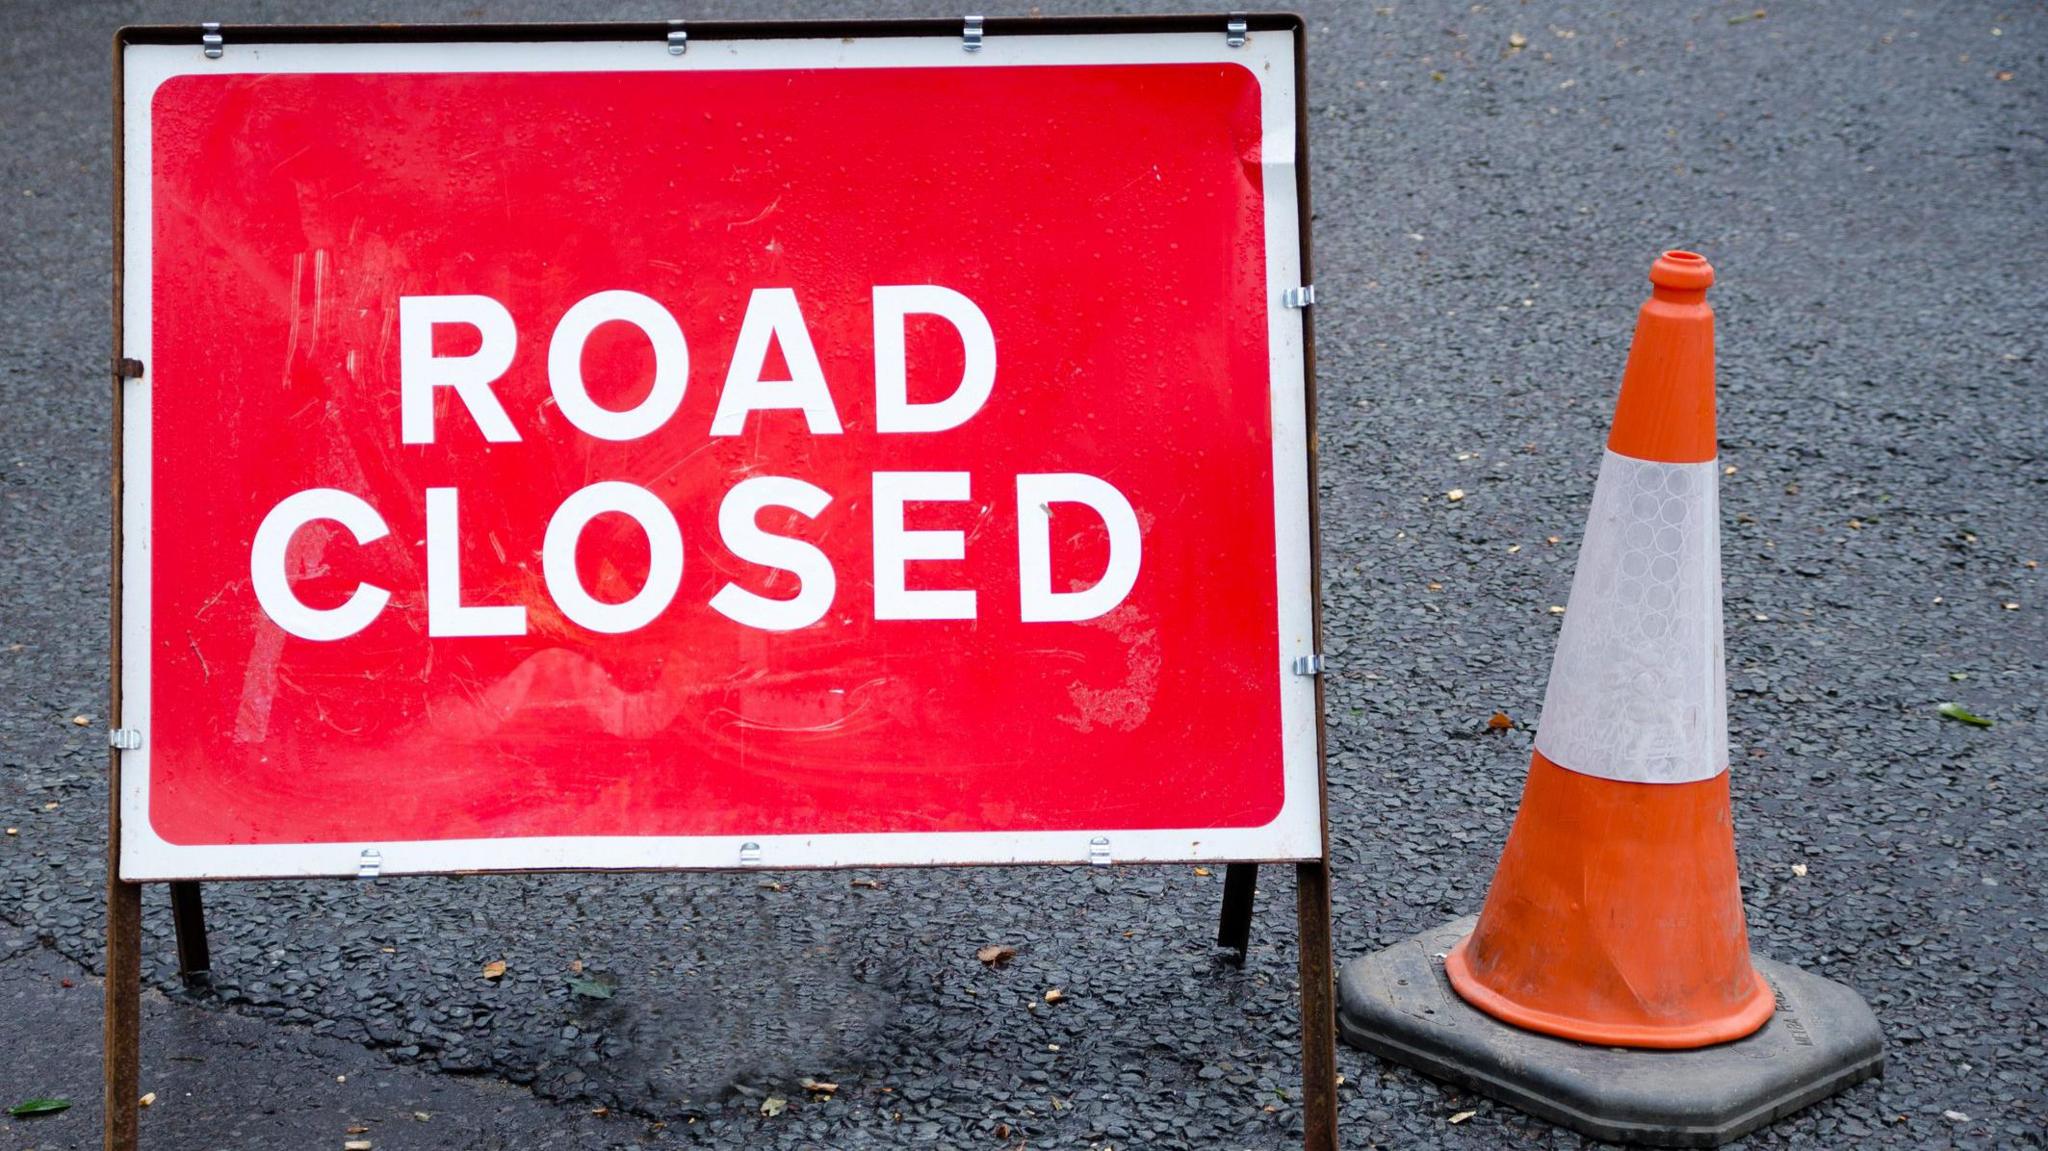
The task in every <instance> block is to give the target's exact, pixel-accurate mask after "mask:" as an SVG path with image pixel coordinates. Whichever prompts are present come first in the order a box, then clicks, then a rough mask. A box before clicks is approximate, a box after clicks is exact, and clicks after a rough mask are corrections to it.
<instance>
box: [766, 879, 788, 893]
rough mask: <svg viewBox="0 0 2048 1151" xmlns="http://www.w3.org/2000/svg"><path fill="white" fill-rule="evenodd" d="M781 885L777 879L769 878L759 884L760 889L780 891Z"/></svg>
mask: <svg viewBox="0 0 2048 1151" xmlns="http://www.w3.org/2000/svg"><path fill="white" fill-rule="evenodd" d="M782 887H783V885H782V884H781V883H780V882H779V881H777V880H772V879H771V880H769V881H768V882H766V883H764V884H762V885H761V890H763V891H781V890H782Z"/></svg>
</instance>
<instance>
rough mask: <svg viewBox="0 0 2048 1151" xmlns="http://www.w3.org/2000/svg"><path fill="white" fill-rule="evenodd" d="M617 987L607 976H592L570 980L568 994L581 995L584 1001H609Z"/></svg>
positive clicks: (615, 981) (614, 981)
mask: <svg viewBox="0 0 2048 1151" xmlns="http://www.w3.org/2000/svg"><path fill="white" fill-rule="evenodd" d="M617 987H618V981H617V980H615V979H613V978H612V977H611V976H609V975H597V974H593V975H591V976H590V977H589V978H588V979H571V980H570V981H569V994H571V995H581V996H583V997H584V998H585V999H610V998H611V997H612V992H613V991H614V990H615V989H616V988H617Z"/></svg>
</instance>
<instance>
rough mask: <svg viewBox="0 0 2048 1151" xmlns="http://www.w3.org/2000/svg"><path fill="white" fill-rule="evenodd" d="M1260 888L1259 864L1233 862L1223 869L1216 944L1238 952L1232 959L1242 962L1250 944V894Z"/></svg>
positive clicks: (1240, 965)
mask: <svg viewBox="0 0 2048 1151" xmlns="http://www.w3.org/2000/svg"><path fill="white" fill-rule="evenodd" d="M1258 888H1259V865H1258V864H1256V863H1233V864H1230V865H1228V866H1227V867H1225V868H1224V871H1223V916H1222V920H1221V922H1219V923H1218V924H1217V926H1216V946H1218V947H1225V948H1229V949H1230V950H1232V951H1235V952H1237V958H1236V960H1235V961H1234V962H1235V963H1236V964H1237V966H1239V967H1243V966H1244V955H1245V952H1246V951H1247V950H1248V949H1250V947H1251V944H1252V896H1253V894H1254V893H1256V892H1257V891H1258Z"/></svg>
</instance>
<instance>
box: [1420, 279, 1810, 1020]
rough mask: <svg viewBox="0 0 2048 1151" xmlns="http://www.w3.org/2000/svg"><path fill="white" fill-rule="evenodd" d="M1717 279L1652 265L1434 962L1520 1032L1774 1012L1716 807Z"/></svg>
mask: <svg viewBox="0 0 2048 1151" xmlns="http://www.w3.org/2000/svg"><path fill="white" fill-rule="evenodd" d="M1713 282H1714V272H1713V269H1712V268H1711V267H1709V266H1708V264H1707V262H1706V261H1705V260H1703V259H1701V258H1700V257H1698V256H1696V255H1693V254H1692V253H1690V252H1668V253H1666V254H1665V255H1664V257H1663V258H1662V259H1659V260H1658V261H1657V262H1656V263H1655V264H1654V265H1652V266H1651V268H1650V283H1651V285H1652V290H1651V296H1650V300H1649V302H1648V303H1645V304H1644V305H1643V309H1642V313H1641V315H1640V317H1639V318H1638V319H1637V321H1636V338H1635V344H1634V346H1633V347H1632V348H1631V349H1630V351H1629V358H1628V367H1627V369H1626V370H1625V371H1624V372H1623V375H1622V382H1621V399H1620V401H1619V403H1618V404H1617V405H1616V407H1615V413H1614V429H1613V432H1612V433H1611V434H1610V435H1609V436H1608V439H1607V455H1606V459H1605V460H1604V461H1603V462H1602V464H1601V467H1600V478H1599V481H1598V483H1597V485H1596V486H1595V489H1594V494H1593V511H1592V514H1591V515H1590V516H1589V517H1588V520H1587V524H1586V536H1585V541H1584V543H1583V545H1582V546H1581V549H1580V553H1579V566H1578V571H1577V574H1576V576H1575V577H1574V579H1573V582H1572V595H1571V600H1570V601H1569V605H1568V606H1567V608H1566V610H1565V617H1564V630H1563V631H1562V633H1561V634H1560V635H1559V637H1558V642H1557V656H1556V659H1555V660H1554V662H1553V663H1552V665H1551V672H1550V688H1549V691H1548V692H1547V694H1546V695H1545V697H1544V701H1543V719H1542V722H1541V724H1540V725H1539V727H1538V729H1537V732H1536V752H1535V755H1534V756H1533V757H1532V758H1531V762H1530V766H1529V780H1528V783H1527V785H1526V787H1525V789H1524V791H1523V793H1522V809H1521V813H1520V814H1519V815H1517V816H1516V817H1515V824H1514V829H1513V830H1512V831H1511V832H1509V834H1508V844H1507V849H1506V851H1505V852H1504V853H1503V854H1502V855H1501V861H1500V868H1499V870H1498V871H1496V872H1495V873H1494V877H1493V887H1492V890H1491V891H1489V892H1488V894H1487V897H1486V906H1485V907H1484V909H1483V910H1481V911H1480V913H1479V926H1478V928H1477V929H1476V930H1474V931H1473V933H1472V934H1471V935H1470V936H1469V937H1467V938H1466V939H1464V940H1461V941H1460V942H1459V943H1458V945H1457V946H1456V947H1454V948H1452V949H1451V952H1450V955H1449V957H1448V958H1447V959H1446V960H1445V962H1444V970H1445V973H1446V974H1447V975H1449V977H1450V980H1451V986H1452V987H1455V988H1456V989H1457V991H1458V994H1459V995H1462V996H1464V998H1465V1000H1466V1002H1468V1003H1470V1004H1472V1005H1473V1006H1475V1007H1477V1008H1479V1009H1480V1010H1481V1011H1484V1012H1486V1013H1487V1014H1488V1015H1492V1016H1494V1017H1495V1018H1497V1019H1503V1020H1506V1021H1507V1022H1509V1023H1513V1024H1515V1025H1516V1026H1518V1027H1526V1028H1528V1029H1529V1030H1531V1031H1541V1032H1544V1033H1546V1034H1549V1035H1559V1036H1563V1037H1564V1038H1566V1039H1576V1040H1579V1041H1581V1042H1585V1043H1599V1044H1605V1045H1612V1046H1625V1047H1665V1048H1673V1047H1703V1046H1705V1045H1707V1044H1710V1043H1722V1042H1726V1041H1727V1040H1730V1039H1739V1038H1741V1037H1742V1036H1744V1035H1747V1034H1749V1033H1750V1032H1752V1031H1755V1030H1756V1029H1757V1028H1759V1027H1761V1026H1763V1024H1764V1021H1765V1020H1767V1019H1769V1018H1770V1017H1771V991H1770V988H1769V987H1767V986H1766V985H1765V984H1764V981H1763V978H1762V977H1761V976H1759V975H1758V974H1757V973H1756V970H1755V969H1754V968H1753V967H1751V965H1750V962H1749V936H1748V931H1747V928H1746V926H1745V924H1744V921H1743V915H1742V893H1741V889H1740V887H1739V886H1738V882H1737V879H1736V874H1735V829H1734V825H1733V824H1732V822H1731V821H1730V819H1729V806H1728V712H1727V704H1726V691H1725V685H1724V679H1723V672H1722V657H1721V563H1720V554H1721V547H1720V536H1721V529H1720V507H1719V501H1718V499H1717V488H1718V486H1719V479H1720V477H1719V474H1718V467H1717V464H1716V462H1715V456H1716V448H1715V441H1714V312H1713V309H1712V308H1710V307H1709V306H1708V305H1707V287H1708V285H1710V284H1712V283H1713Z"/></svg>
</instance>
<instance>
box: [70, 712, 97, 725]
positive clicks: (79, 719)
mask: <svg viewBox="0 0 2048 1151" xmlns="http://www.w3.org/2000/svg"><path fill="white" fill-rule="evenodd" d="M71 722H72V724H73V725H75V726H77V727H84V726H85V725H86V724H88V723H91V722H92V720H90V719H88V718H86V717H85V716H82V715H74V716H72V717H71Z"/></svg>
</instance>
